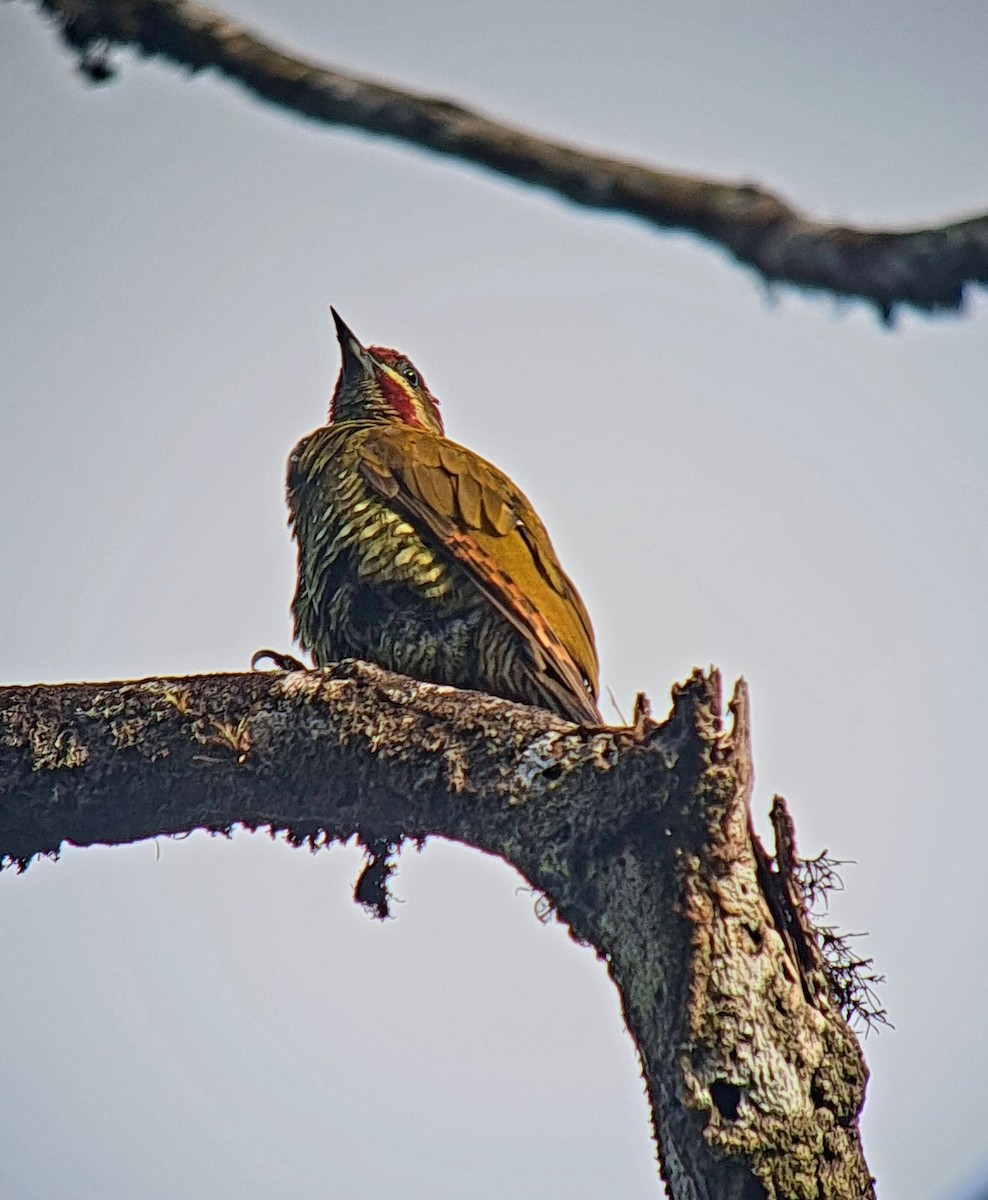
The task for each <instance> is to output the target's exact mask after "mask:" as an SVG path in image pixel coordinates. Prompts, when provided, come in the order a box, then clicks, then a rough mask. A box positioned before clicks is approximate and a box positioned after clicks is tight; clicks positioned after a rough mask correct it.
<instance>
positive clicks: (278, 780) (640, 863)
mask: <svg viewBox="0 0 988 1200" xmlns="http://www.w3.org/2000/svg"><path fill="white" fill-rule="evenodd" d="M731 707H732V711H733V721H732V723H731V724H730V727H728V728H725V725H724V722H723V720H722V711H721V708H722V705H721V696H720V681H719V677H718V676H717V674H716V672H710V673H709V674H702V673H699V672H697V673H695V674H694V675H693V676H692V678H691V679H690V680H689V681H688V682H687V683H686V684H684V685H683V686H681V687H678V688H676V689H674V692H673V703H672V709H671V712H670V714H669V716H668V718H667V719H666V720H665V721H662V722H657V721H653V720H652V719H651V718H650V717H649V716H648V714H647V711H646V710H645V709H644V708H640V709H639V710H638V711H637V713H636V720H635V723H634V724H633V725H632V726H631V727H628V728H619V729H582V728H579V727H577V726H574V725H570V724H568V723H567V722H565V721H562V720H560V719H559V718H557V717H554V716H553V715H551V714H550V713H547V712H543V711H541V710H539V709H534V708H528V707H525V706H523V705H517V704H511V703H508V702H507V701H503V700H499V699H496V698H494V697H491V696H484V695H480V694H478V693H470V692H457V691H455V690H453V689H450V688H444V687H437V686H434V685H429V684H424V683H419V682H416V681H414V680H411V679H407V678H404V677H402V676H397V675H393V674H390V673H389V672H386V671H383V670H381V669H379V668H376V667H373V666H369V665H368V664H366V663H359V662H353V661H350V662H342V663H338V664H335V665H333V666H331V667H327V668H326V669H324V670H321V671H289V672H281V671H279V672H273V673H270V674H266V673H251V674H246V675H204V676H199V677H191V678H184V679H152V680H144V681H141V682H129V683H119V684H65V685H59V686H50V687H49V686H37V687H22V688H4V689H0V858H2V859H3V860H5V861H6V862H8V863H12V864H16V865H18V866H24V865H26V863H27V862H28V861H29V860H30V859H31V858H32V857H33V856H35V855H37V854H54V853H57V852H58V850H59V848H60V847H61V846H62V845H64V844H66V843H69V842H71V843H74V844H76V845H91V844H94V843H98V842H102V843H120V842H129V841H135V840H138V839H140V838H146V837H153V836H159V835H163V834H179V833H184V832H188V831H190V830H192V829H199V828H202V829H209V830H213V831H228V830H229V829H231V828H232V827H233V826H234V825H236V824H240V825H243V826H246V827H247V828H249V829H258V828H262V827H266V828H269V829H271V830H272V831H283V832H284V833H285V834H286V836H288V837H289V838H290V839H291V840H292V841H293V842H295V843H296V844H303V843H307V844H309V845H312V846H316V845H321V844H324V843H327V842H332V841H344V840H347V839H349V838H351V837H353V836H354V835H356V836H357V837H359V838H360V839H361V841H362V842H363V843H364V844H365V845H366V846H368V847H369V848H370V849H371V851H372V856H376V857H372V863H374V864H376V865H375V869H374V871H373V872H372V873H371V874H370V875H369V876H365V878H364V880H363V883H364V885H365V893H366V894H364V895H362V896H361V897H360V898H361V899H362V901H363V902H365V903H368V902H369V903H370V904H371V906H379V901H380V899H381V897H382V896H384V893H385V889H386V880H387V870H386V864H387V858H388V855H389V854H390V853H391V852H392V851H393V849H394V847H396V846H399V845H400V844H401V843H402V841H403V840H405V839H409V838H410V839H415V840H418V841H421V840H423V839H425V838H428V837H432V836H439V837H445V838H450V839H454V840H456V841H460V842H463V843H465V844H467V845H471V846H475V847H478V848H480V849H482V850H485V851H487V852H489V853H492V854H497V855H499V856H500V857H501V858H503V859H505V860H506V861H507V862H510V863H512V864H513V865H514V866H515V868H516V869H517V870H518V871H519V872H520V873H521V874H522V875H523V876H524V878H525V879H526V880H527V881H528V882H529V883H530V884H531V885H532V886H533V887H534V888H536V889H538V891H540V892H541V893H542V894H543V895H544V896H545V897H546V898H547V902H548V903H550V904H551V905H552V906H553V907H554V909H555V911H556V913H557V914H558V916H559V918H560V919H561V920H563V921H564V922H566V924H567V925H568V926H569V928H570V930H571V932H572V934H573V936H574V937H575V938H577V939H578V940H580V941H582V942H585V943H587V944H589V945H591V946H592V947H593V948H594V949H595V950H596V952H597V954H598V956H599V957H600V958H601V959H602V960H603V962H604V963H605V964H606V969H607V970H608V971H609V973H610V975H611V977H612V978H613V980H614V982H615V984H616V986H617V989H618V993H619V997H620V1002H621V1006H622V1011H623V1014H624V1018H625V1021H626V1023H627V1026H628V1029H629V1030H630V1032H631V1034H632V1036H633V1037H634V1039H635V1042H636V1045H637V1047H638V1050H639V1053H640V1057H641V1063H642V1071H643V1076H644V1079H645V1082H646V1086H647V1089H648V1094H649V1098H650V1101H651V1106H652V1113H653V1121H654V1128H655V1133H656V1138H657V1144H658V1150H659V1157H660V1164H661V1170H662V1175H663V1178H664V1179H665V1181H666V1183H667V1186H668V1189H669V1192H670V1194H671V1195H672V1196H673V1197H674V1200H687V1198H689V1200H696V1198H697V1197H711V1198H713V1197H717V1198H718V1200H721V1198H728V1200H729V1198H732V1197H738V1198H740V1197H752V1198H753V1197H766V1196H767V1197H770V1198H772V1200H783V1198H786V1200H797V1198H798V1200H802V1198H804V1197H805V1198H807V1200H808V1198H809V1197H814V1198H817V1197H819V1198H823V1200H850V1198H854V1200H857V1198H859V1197H864V1196H870V1195H872V1182H871V1177H870V1174H869V1172H868V1169H867V1166H866V1164H865V1161H864V1157H863V1153H862V1150H861V1145H860V1139H859V1136H858V1125H857V1121H858V1115H859V1112H860V1109H861V1105H862V1103H863V1099H864V1087H865V1081H866V1078H867V1072H866V1069H865V1066H864V1062H863V1059H862V1057H861V1052H860V1049H859V1047H858V1043H857V1041H856V1040H855V1038H854V1035H853V1034H852V1033H851V1031H850V1029H849V1028H848V1026H847V1024H846V1023H845V1021H844V1018H843V1016H842V1015H841V1012H840V1009H839V1005H838V1004H837V1002H836V1001H835V999H834V996H833V994H832V990H831V989H830V988H829V986H828V984H827V976H826V971H825V969H824V964H823V962H822V958H821V956H820V954H819V948H818V947H817V948H816V949H814V945H813V938H812V931H811V930H810V929H809V926H808V923H807V921H806V918H805V913H804V912H801V911H797V910H799V909H800V902H799V897H798V894H797V893H796V892H795V891H794V890H793V888H792V887H791V886H790V885H791V879H790V878H789V875H787V874H785V873H784V872H781V869H780V868H778V867H777V866H776V864H773V863H772V861H771V860H770V859H768V857H767V855H766V853H765V851H764V849H763V848H762V847H761V844H760V842H759V841H758V839H757V838H755V836H754V835H753V833H752V831H751V821H750V811H749V805H750V797H751V790H752V768H751V749H750V736H749V725H748V700H747V691H746V689H745V687H744V685H743V683H742V684H739V686H738V688H737V690H736V691H735V695H734V699H733V701H732V706H731ZM787 869H788V868H787ZM787 889H788V890H787Z"/></svg>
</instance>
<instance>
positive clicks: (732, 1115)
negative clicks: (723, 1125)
mask: <svg viewBox="0 0 988 1200" xmlns="http://www.w3.org/2000/svg"><path fill="white" fill-rule="evenodd" d="M710 1099H711V1100H713V1102H714V1104H715V1105H716V1106H717V1111H718V1112H719V1113H720V1115H721V1116H722V1117H723V1118H724V1120H725V1121H736V1120H737V1119H738V1108H739V1107H740V1105H741V1089H740V1088H739V1087H738V1085H737V1084H736V1083H727V1082H726V1080H723V1079H715V1080H714V1082H713V1083H712V1084H711V1085H710Z"/></svg>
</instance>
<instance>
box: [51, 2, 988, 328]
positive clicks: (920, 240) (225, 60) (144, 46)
mask: <svg viewBox="0 0 988 1200" xmlns="http://www.w3.org/2000/svg"><path fill="white" fill-rule="evenodd" d="M32 2H33V3H36V4H37V5H38V7H39V8H40V9H42V10H43V11H45V12H47V13H49V14H51V15H52V16H53V17H55V18H56V20H57V21H58V22H59V24H60V26H61V28H62V32H63V36H64V37H65V39H66V40H67V41H68V42H69V44H70V45H71V46H73V47H74V48H75V49H77V50H78V51H79V52H80V53H81V56H82V57H81V65H82V68H83V70H84V71H85V73H86V74H87V75H88V76H89V77H90V78H91V79H92V80H94V81H96V82H102V81H103V80H105V79H108V78H110V77H111V76H112V74H113V67H112V65H111V63H110V61H109V59H108V56H107V51H108V49H109V48H110V47H113V46H116V45H128V46H133V47H134V48H136V49H137V50H139V51H140V52H141V53H142V54H145V55H149V56H157V57H160V58H164V59H166V60H168V61H170V62H172V63H175V64H177V65H178V66H181V67H185V68H187V69H189V70H192V71H199V70H203V69H207V68H209V69H213V70H216V71H219V72H220V74H222V75H224V76H226V77H227V78H228V79H232V80H234V81H235V82H237V83H239V84H240V85H242V86H243V87H245V88H247V89H248V90H249V91H250V92H252V93H253V94H254V95H255V96H258V97H260V98H261V99H263V100H266V101H268V102H270V103H272V104H277V105H279V106H280V107H282V108H285V109H289V110H291V111H293V112H296V113H299V114H301V115H302V116H305V117H309V118H312V119H314V120H317V121H321V122H323V123H325V124H329V125H345V126H350V127H352V128H355V129H363V130H366V131H368V132H370V133H376V134H381V135H384V136H387V137H391V138H397V139H398V140H400V141H403V142H407V143H411V144H413V145H416V146H422V147H425V148H427V149H429V150H433V151H437V152H439V153H441V154H447V155H451V156H453V157H455V158H459V159H463V160H466V161H468V162H472V163H476V164H478V165H480V166H482V167H486V168H488V169H489V170H492V171H496V172H498V173H499V174H501V175H507V176H509V177H510V178H512V179H516V180H520V181H522V182H524V183H528V184H533V185H535V186H537V187H542V188H547V189H548V190H550V191H553V192H556V193H557V194H559V195H561V196H564V197H566V198H567V199H568V200H571V201H573V202H574V203H576V204H580V205H584V206H586V207H588V208H594V209H606V210H610V211H613V212H621V213H627V214H629V215H631V216H635V217H638V218H641V219H642V220H645V221H647V222H649V223H650V224H652V225H655V226H658V227H660V228H665V229H678V230H685V231H687V232H690V233H693V234H696V235H698V236H699V237H701V238H704V239H706V240H707V241H710V242H713V243H714V244H715V245H718V246H720V247H721V248H722V249H724V250H726V251H727V252H728V253H729V254H731V255H732V256H733V257H734V258H735V259H737V260H738V261H739V262H741V263H744V264H745V265H747V266H749V267H752V268H753V269H754V270H755V271H756V272H757V273H758V274H759V275H760V276H761V277H762V279H763V280H764V281H765V282H766V283H770V284H776V283H784V284H790V285H794V286H796V287H799V288H805V289H812V290H816V291H822V292H826V293H829V294H830V295H833V296H842V297H855V298H859V299H863V300H866V301H868V302H869V303H870V304H872V305H873V306H874V307H875V308H876V309H877V310H878V312H879V314H880V315H881V317H882V318H883V319H884V320H886V321H889V320H891V318H892V316H893V315H894V312H895V310H896V308H897V307H898V306H900V305H906V306H909V307H912V308H915V309H920V310H923V311H928V312H933V311H936V310H957V309H960V308H962V307H963V303H964V293H965V289H966V288H967V287H968V286H970V285H978V284H980V285H984V284H985V283H988V213H981V214H978V215H976V216H971V217H968V218H966V219H963V220H958V221H952V222H950V223H947V224H942V225H938V226H931V227H928V228H918V229H909V230H881V229H860V228H854V227H851V226H846V225H839V224H833V223H827V222H823V221H819V220H816V219H813V218H811V217H809V216H807V215H806V214H804V213H801V212H799V211H798V210H796V209H795V208H793V207H792V206H791V205H789V204H787V203H786V202H785V201H784V200H782V199H780V198H779V197H778V196H775V195H773V194H772V193H771V192H768V191H765V190H763V189H762V188H760V187H756V186H755V185H753V184H751V183H749V182H747V181H745V182H741V183H725V182H722V181H719V180H714V179H706V178H701V177H696V176H690V175H682V174H674V173H672V172H670V171H663V170H660V169H658V168H655V167H650V166H647V165H646V164H644V163H639V162H634V161H631V160H628V159H619V158H611V157H608V156H605V155H601V154H594V153H590V152H588V151H584V150H581V149H578V148H576V147H573V146H569V145H564V144H562V143H559V142H554V141H550V140H548V139H546V138H542V137H538V136H536V135H534V134H532V133H530V132H527V131H525V130H522V129H518V128H516V127H513V126H510V125H507V124H504V123H503V122H499V121H495V120H492V119H491V118H489V117H486V116H483V115H481V114H480V113H477V112H474V111H472V110H470V109H468V108H465V107H463V106H462V105H460V104H456V103H453V102H451V101H449V100H446V99H443V98H441V97H436V96H427V95H422V94H420V93H416V92H411V91H408V90H404V89H399V88H396V87H389V86H385V85H383V84H380V83H377V82H374V81H372V80H368V79H362V78H359V77H357V76H353V75H348V74H344V73H343V72H341V71H338V70H335V69H334V68H332V67H329V66H326V65H325V64H321V63H316V62H312V61H310V60H307V59H305V58H303V57H301V56H299V55H295V54H290V53H287V52H286V51H285V50H282V49H280V48H279V47H277V46H275V45H273V44H272V43H270V42H268V41H266V40H265V39H264V38H262V37H260V36H259V35H257V34H255V33H253V32H251V31H250V30H248V29H246V28H244V27H243V26H241V25H239V24H237V23H236V22H234V21H231V20H230V19H229V18H227V17H225V16H224V15H222V14H221V13H217V12H214V11H211V10H210V9H207V8H203V7H201V6H200V5H197V4H192V3H188V2H187V0H32Z"/></svg>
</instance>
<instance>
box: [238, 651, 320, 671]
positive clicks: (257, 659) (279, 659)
mask: <svg viewBox="0 0 988 1200" xmlns="http://www.w3.org/2000/svg"><path fill="white" fill-rule="evenodd" d="M265 659H270V660H271V662H273V663H274V668H275V670H276V671H307V670H308V669H309V668H308V667H307V666H306V665H305V663H304V662H299V660H298V659H297V658H295V657H294V656H293V655H291V654H282V653H281V652H280V651H278V650H257V651H256V652H255V653H254V655H253V656H252V658H251V660H250V669H251V670H252V671H257V670H259V669H260V668H259V667H258V663H262V662H264V660H265Z"/></svg>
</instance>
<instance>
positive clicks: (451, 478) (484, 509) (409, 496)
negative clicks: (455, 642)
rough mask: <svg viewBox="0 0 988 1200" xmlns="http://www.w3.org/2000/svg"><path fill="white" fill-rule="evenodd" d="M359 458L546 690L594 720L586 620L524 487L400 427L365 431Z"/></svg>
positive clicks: (472, 457) (468, 455) (594, 674)
mask: <svg viewBox="0 0 988 1200" xmlns="http://www.w3.org/2000/svg"><path fill="white" fill-rule="evenodd" d="M360 458H361V470H362V472H363V475H364V478H365V479H366V480H367V481H368V483H369V484H370V485H371V486H372V487H374V488H375V489H376V490H377V491H378V492H379V493H380V494H382V495H384V496H386V497H388V498H389V499H391V500H394V501H395V502H396V503H397V504H399V505H400V506H401V507H402V508H403V509H404V510H405V512H406V513H407V514H408V517H409V519H410V520H411V522H412V523H413V524H414V525H415V526H416V527H417V528H418V530H419V532H420V533H425V534H427V535H431V537H432V538H434V539H435V540H437V541H439V542H440V543H441V544H442V545H443V546H445V547H446V548H447V549H448V551H449V552H450V553H451V554H452V555H453V556H454V557H455V559H456V560H457V561H458V562H459V563H460V564H461V565H462V566H463V567H465V568H466V569H467V571H468V572H469V573H470V575H471V576H472V577H473V579H474V581H475V582H476V583H477V585H478V587H480V589H481V590H482V591H483V592H484V594H485V595H486V596H487V597H488V599H489V600H490V601H491V603H492V604H493V605H495V607H496V608H497V609H498V610H499V611H500V613H501V614H502V616H503V617H504V618H505V619H506V620H507V621H508V623H509V624H510V625H511V626H512V627H513V628H514V629H516V630H517V632H518V633H519V634H521V636H522V637H523V638H524V639H525V641H526V643H527V644H528V646H529V648H530V650H531V651H532V657H533V660H534V662H535V665H536V667H537V669H539V670H541V671H542V672H544V679H543V684H544V686H545V687H546V690H547V691H548V692H549V693H550V694H552V695H555V696H557V697H563V698H568V700H569V704H570V707H574V703H575V708H576V709H577V711H580V712H581V713H582V714H583V715H584V717H585V719H586V720H588V721H591V722H596V721H599V720H600V715H599V713H598V712H597V709H596V705H595V703H594V702H595V700H596V697H597V691H598V666H597V651H596V648H595V646H594V637H593V629H592V628H591V625H590V618H589V616H588V615H587V611H586V609H585V608H584V606H583V602H582V600H581V599H580V597H579V595H578V593H577V591H576V588H575V587H574V586H573V584H572V582H571V581H570V579H569V578H568V576H567V575H566V573H565V572H564V571H563V569H562V567H561V566H560V565H559V561H558V559H557V558H556V555H555V551H554V550H553V548H552V543H551V542H550V541H549V535H548V534H547V533H546V530H545V527H544V526H543V524H542V522H541V521H540V520H539V518H538V516H537V514H536V513H535V510H534V509H533V508H532V506H531V504H530V503H529V502H528V500H527V499H526V497H525V496H524V495H523V494H522V492H520V491H519V490H518V488H516V487H515V485H514V484H513V483H512V482H511V480H510V479H508V477H507V476H506V475H504V474H503V473H502V472H501V471H499V470H498V469H497V467H495V466H492V465H491V464H490V463H488V462H487V461H486V460H484V459H482V458H481V457H480V456H479V455H477V454H474V453H473V452H472V451H470V450H467V449H466V448H465V447H463V446H459V445H457V444H456V443H455V442H450V441H448V440H447V439H445V438H440V437H438V436H437V435H435V434H432V433H428V432H425V431H419V430H415V429H411V428H409V427H408V426H401V427H400V428H395V427H381V428H380V429H375V430H373V431H372V432H369V433H368V434H367V436H366V437H364V438H363V439H362V440H361V444H360Z"/></svg>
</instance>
